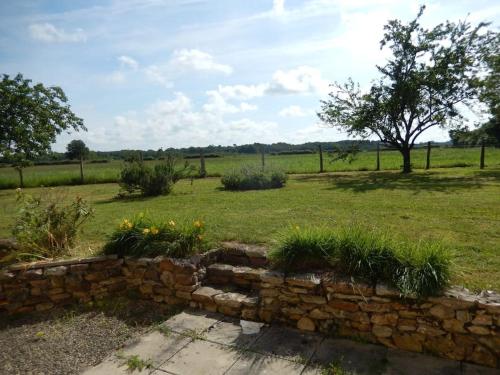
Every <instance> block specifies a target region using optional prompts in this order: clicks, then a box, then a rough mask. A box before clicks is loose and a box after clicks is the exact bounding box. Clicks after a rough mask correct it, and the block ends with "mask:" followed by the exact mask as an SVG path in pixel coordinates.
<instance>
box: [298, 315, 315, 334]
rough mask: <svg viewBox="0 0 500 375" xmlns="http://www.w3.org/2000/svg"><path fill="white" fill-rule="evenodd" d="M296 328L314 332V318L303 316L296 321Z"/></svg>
mask: <svg viewBox="0 0 500 375" xmlns="http://www.w3.org/2000/svg"><path fill="white" fill-rule="evenodd" d="M297 328H298V329H300V330H301V331H310V332H314V331H315V330H316V325H315V324H314V320H312V319H310V318H308V317H306V316H304V317H302V318H301V319H299V321H298V322H297Z"/></svg>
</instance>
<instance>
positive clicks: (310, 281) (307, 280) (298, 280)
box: [285, 273, 321, 289]
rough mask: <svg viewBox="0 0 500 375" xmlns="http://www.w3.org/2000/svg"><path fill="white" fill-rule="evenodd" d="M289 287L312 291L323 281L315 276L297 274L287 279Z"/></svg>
mask: <svg viewBox="0 0 500 375" xmlns="http://www.w3.org/2000/svg"><path fill="white" fill-rule="evenodd" d="M285 281H286V283H287V284H288V285H295V286H299V287H303V288H308V289H312V288H315V287H317V286H318V285H320V283H321V280H320V279H319V277H317V276H316V275H315V274H312V273H309V274H296V275H291V276H288V277H287V278H286V279H285Z"/></svg>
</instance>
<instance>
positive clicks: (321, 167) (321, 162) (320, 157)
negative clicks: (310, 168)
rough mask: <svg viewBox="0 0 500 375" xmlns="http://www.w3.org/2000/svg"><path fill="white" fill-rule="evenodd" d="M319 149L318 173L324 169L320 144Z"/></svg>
mask: <svg viewBox="0 0 500 375" xmlns="http://www.w3.org/2000/svg"><path fill="white" fill-rule="evenodd" d="M318 149H319V173H323V172H324V171H325V170H324V169H323V149H322V148H321V144H320V145H318Z"/></svg>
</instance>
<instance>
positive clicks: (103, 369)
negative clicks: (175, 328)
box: [83, 331, 191, 375]
mask: <svg viewBox="0 0 500 375" xmlns="http://www.w3.org/2000/svg"><path fill="white" fill-rule="evenodd" d="M190 341H191V339H190V338H189V337H185V336H182V335H178V334H176V333H170V334H168V335H165V334H163V333H161V332H158V331H152V332H150V333H148V334H146V335H144V336H142V337H141V338H140V340H139V341H137V342H135V343H133V344H130V345H128V346H126V347H125V348H123V350H121V351H119V352H118V353H115V354H113V355H111V356H109V357H108V358H106V359H105V360H104V361H103V362H102V363H101V364H99V365H98V366H96V367H93V368H91V369H88V370H87V371H85V372H84V373H83V374H85V375H101V374H102V375H105V374H106V375H107V374H130V371H128V368H127V365H126V361H127V358H128V357H130V356H134V355H137V356H138V357H139V358H140V359H141V360H144V361H146V362H148V363H150V364H151V365H152V367H151V369H144V370H142V371H138V370H136V371H134V374H141V375H143V374H149V373H150V372H151V371H152V370H153V369H155V368H158V367H159V366H160V365H161V364H162V363H163V362H165V361H166V360H167V359H169V358H170V357H172V356H173V355H174V354H175V353H177V352H178V351H179V350H181V349H182V348H183V347H184V346H186V345H187V344H188V343H189V342H190Z"/></svg>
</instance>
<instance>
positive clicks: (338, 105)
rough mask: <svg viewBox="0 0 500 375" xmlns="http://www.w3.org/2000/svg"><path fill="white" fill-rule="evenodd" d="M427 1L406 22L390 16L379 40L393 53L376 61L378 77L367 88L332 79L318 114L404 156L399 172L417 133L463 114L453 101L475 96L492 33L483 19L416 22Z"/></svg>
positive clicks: (458, 120)
mask: <svg viewBox="0 0 500 375" xmlns="http://www.w3.org/2000/svg"><path fill="white" fill-rule="evenodd" d="M424 9H425V7H421V8H420V11H419V13H418V16H417V17H416V18H415V19H414V20H413V21H411V22H410V23H409V24H406V25H405V24H402V23H401V21H399V20H392V21H389V22H388V24H387V25H386V26H385V27H384V30H385V33H384V37H383V39H382V41H381V42H380V44H381V48H384V47H386V46H388V47H389V48H390V49H391V51H392V55H393V57H392V58H391V59H390V60H389V61H388V63H387V64H386V65H385V66H377V68H378V71H379V72H380V74H381V77H380V79H379V80H378V81H376V82H375V83H373V85H372V87H371V88H370V90H369V91H368V92H367V93H362V92H361V90H360V87H359V85H358V84H355V83H354V82H353V81H352V80H351V79H350V80H349V81H348V82H347V83H346V84H343V85H340V84H335V85H334V87H335V90H334V91H333V92H332V93H330V94H329V99H328V100H325V101H322V107H321V111H320V112H319V113H318V116H319V118H320V119H321V120H322V121H323V122H325V123H326V124H329V125H330V126H333V127H338V128H341V129H343V130H345V131H347V132H348V133H349V134H354V135H358V136H362V137H369V136H372V135H374V136H376V137H378V138H379V139H380V140H381V141H382V142H383V143H386V144H389V145H391V146H394V147H395V148H396V149H398V150H399V152H400V153H401V155H402V157H403V172H404V173H408V172H410V171H411V159H410V152H411V150H412V149H413V146H414V145H415V141H416V140H417V138H418V137H419V136H420V135H421V134H422V133H423V132H425V131H426V130H428V129H430V128H431V127H436V126H440V127H451V128H453V127H456V126H457V125H459V124H460V123H461V120H462V119H463V117H462V116H461V115H460V112H459V109H458V107H457V105H459V104H465V105H470V104H471V103H473V102H474V100H475V99H477V98H478V95H479V92H480V90H479V87H478V85H477V84H475V79H474V77H476V76H477V74H478V72H480V71H487V70H488V67H487V66H486V64H485V63H484V62H485V56H487V55H488V53H489V52H490V51H489V50H488V45H489V44H488V43H489V42H490V41H491V40H492V39H493V38H494V33H492V32H487V33H481V32H480V30H481V29H483V28H484V27H485V26H487V24H484V23H481V24H479V25H478V26H477V27H474V28H473V27H472V26H471V25H470V24H469V23H468V22H458V23H456V24H455V23H450V22H448V21H447V22H445V23H444V24H439V25H437V26H436V27H434V28H433V29H431V30H428V29H424V28H423V27H421V26H420V24H419V19H420V17H421V16H422V13H423V11H424Z"/></svg>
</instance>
